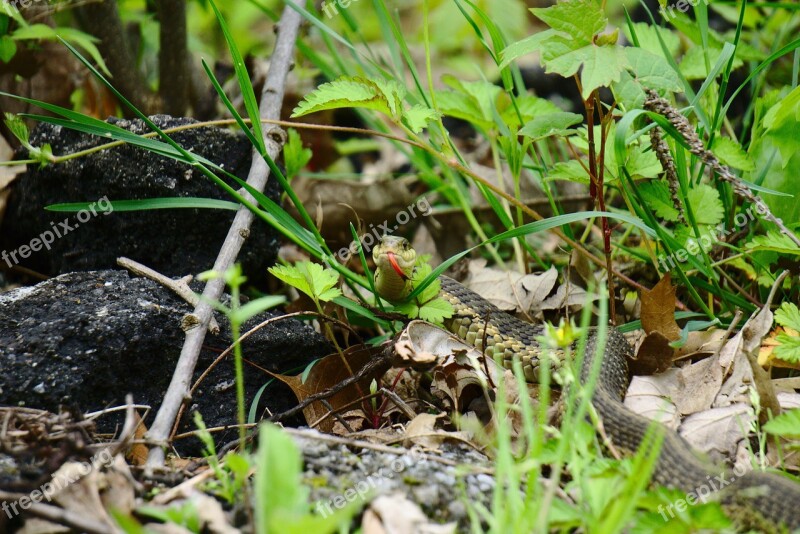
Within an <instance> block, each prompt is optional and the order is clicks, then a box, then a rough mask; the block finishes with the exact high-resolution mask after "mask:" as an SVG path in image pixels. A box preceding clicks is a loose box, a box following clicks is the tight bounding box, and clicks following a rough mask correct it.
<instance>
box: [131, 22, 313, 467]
mask: <svg viewBox="0 0 800 534" xmlns="http://www.w3.org/2000/svg"><path fill="white" fill-rule="evenodd" d="M300 20H301V19H300V15H299V14H298V13H297V12H296V11H294V10H293V9H292V8H290V7H286V8H284V10H283V14H282V15H281V20H280V22H279V23H278V25H277V26H276V28H275V29H276V31H277V33H278V38H277V40H276V42H275V50H274V51H273V53H272V58H271V61H270V69H269V74H268V75H267V81H266V83H265V84H264V91H263V93H262V95H261V102H260V106H259V109H260V110H261V111H260V114H261V116H263V117H264V118H267V119H277V118H280V113H281V106H282V104H283V94H284V88H285V85H286V77H287V74H288V72H289V70H290V69H291V68H292V67H293V66H294V61H293V56H294V46H295V40H296V39H297V34H298V32H299V29H300ZM284 139H285V132H283V130H281V129H280V128H279V127H275V128H272V129H270V130H266V131H265V132H264V141H265V143H266V147H267V153H268V154H269V156H270V157H271V158H273V159H275V158H277V157H278V154H279V153H280V151H281V147H282V144H283V141H284ZM268 177H269V167H268V166H267V163H266V162H265V161H264V158H262V157H261V155H260V154H258V152H257V151H256V150H255V148H254V149H253V161H252V164H251V166H250V172H249V174H248V177H247V183H248V185H250V186H252V187H253V188H254V189H255V190H257V191H263V190H264V187H265V186H266V183H267V178H268ZM241 193H242V195H243V196H244V197H245V198H246V199H247V200H248V201H250V202H252V203H255V199H254V198H253V197H252V196H251V195H250V193H248V192H247V191H242V192H241ZM253 218H254V215H253V214H252V213H251V212H250V210H248V209H247V208H246V207H244V206H241V207H240V208H239V210H238V211H237V212H236V216H235V217H234V219H233V224H232V225H231V228H230V230H229V231H228V235H227V237H226V238H225V242H224V243H223V245H222V248H221V249H220V251H219V255H218V256H217V259H216V261H215V262H214V270H215V271H216V272H220V273H221V272H225V271H226V270H228V268H230V266H231V265H233V263H234V262H235V261H236V257H237V255H238V254H239V250H241V248H242V245H243V244H244V240H245V238H246V237H247V236H248V235H249V233H250V225H251V224H252V222H253ZM224 289H225V281H224V280H223V279H222V278H216V279H214V280H210V281H209V282H208V284H206V287H205V289H204V290H203V299H202V300H201V301H200V303H199V304H198V305H197V307H196V308H195V310H194V315H195V316H196V317H197V318H198V319H199V321H200V323H199V324H198V326H197V328H194V329H193V330H190V331H189V332H187V333H186V340H185V341H184V344H183V349H182V350H181V356H180V359H179V360H178V363H177V365H176V366H175V372H174V373H173V375H172V381H171V382H170V384H169V389H167V393H166V395H165V396H164V402H163V403H162V404H161V408H159V410H158V413H157V414H156V418H155V420H154V421H153V426H152V427H151V428H150V430H149V432H148V433H147V438H148V440H149V442H151V443H154V444H155V445H154V446H153V447H152V448H151V449H150V453H149V454H148V456H147V463H146V465H145V467H146V474H152V472H153V470H154V469H155V468H160V467H162V466H163V465H164V459H165V454H164V448H163V447H165V446H166V445H167V438H168V437H169V433H170V430H171V429H172V425H173V424H174V422H175V418H176V416H177V415H178V410H179V409H180V407H181V405H182V404H183V403H184V402H185V401H187V400H188V398H189V385H190V384H191V380H192V375H193V374H194V369H195V366H196V365H197V358H198V356H199V354H200V349H201V348H202V345H203V340H204V339H205V335H206V328H207V327H208V323H209V320H210V319H211V314H212V311H213V308H212V307H211V304H210V303H211V302H214V301H217V300H219V298H220V297H221V296H222V292H223V290H224Z"/></svg>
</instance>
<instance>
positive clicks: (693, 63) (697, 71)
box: [679, 46, 742, 80]
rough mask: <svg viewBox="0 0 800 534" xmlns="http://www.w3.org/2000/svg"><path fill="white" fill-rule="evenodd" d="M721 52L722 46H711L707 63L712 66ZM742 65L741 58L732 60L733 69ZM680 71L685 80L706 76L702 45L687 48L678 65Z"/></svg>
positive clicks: (699, 78) (703, 78) (701, 78)
mask: <svg viewBox="0 0 800 534" xmlns="http://www.w3.org/2000/svg"><path fill="white" fill-rule="evenodd" d="M721 54H722V48H712V49H709V50H708V59H709V65H711V66H712V67H713V66H714V64H715V63H716V62H717V60H718V59H719V56H720V55H721ZM741 66H742V60H741V59H734V60H733V69H737V68H739V67H741ZM679 67H680V69H681V73H682V74H683V76H684V77H685V78H686V79H687V80H705V79H706V78H707V77H708V69H707V68H706V58H705V54H704V52H703V47H702V46H694V47H691V48H689V50H687V51H686V54H684V56H683V59H681V63H680V65H679Z"/></svg>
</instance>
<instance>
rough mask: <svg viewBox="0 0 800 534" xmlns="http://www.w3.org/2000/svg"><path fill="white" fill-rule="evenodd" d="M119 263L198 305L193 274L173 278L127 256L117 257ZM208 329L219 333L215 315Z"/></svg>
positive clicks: (198, 300)
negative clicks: (193, 288)
mask: <svg viewBox="0 0 800 534" xmlns="http://www.w3.org/2000/svg"><path fill="white" fill-rule="evenodd" d="M117 265H119V266H120V267H124V268H125V269H128V270H129V271H130V272H132V273H133V274H138V275H139V276H144V277H145V278H149V279H150V280H153V281H154V282H158V283H159V284H161V285H162V286H164V287H166V288H167V289H169V290H170V291H172V292H173V293H175V294H176V295H178V296H179V297H180V298H182V299H183V300H185V301H186V302H187V303H189V305H190V306H195V307H196V306H197V305H198V303H199V302H200V297H199V296H197V293H195V292H194V291H192V288H191V287H189V282H191V281H192V275H186V276H184V277H183V278H181V279H179V280H173V279H172V278H170V277H168V276H164V275H163V274H161V273H159V272H158V271H154V270H153V269H151V268H150V267H147V266H146V265H142V264H141V263H139V262H138V261H134V260H132V259H130V258H125V257H120V258H117ZM194 322H195V321H194V320H192V321H191V324H194ZM184 324H187V321H185V320H184V321H181V325H184ZM208 331H209V332H211V333H212V334H214V335H217V334H219V324H218V323H217V320H216V319H214V316H213V315H212V316H211V321H210V322H209V323H208Z"/></svg>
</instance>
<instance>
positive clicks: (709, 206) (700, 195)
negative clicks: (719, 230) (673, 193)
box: [686, 184, 725, 226]
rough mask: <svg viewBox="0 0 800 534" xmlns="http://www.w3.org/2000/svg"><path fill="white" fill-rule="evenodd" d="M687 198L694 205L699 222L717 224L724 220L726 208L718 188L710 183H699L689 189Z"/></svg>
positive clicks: (693, 209) (694, 212)
mask: <svg viewBox="0 0 800 534" xmlns="http://www.w3.org/2000/svg"><path fill="white" fill-rule="evenodd" d="M686 198H687V199H688V201H689V205H690V206H691V207H692V213H693V214H694V217H695V221H697V224H707V225H711V226H715V225H717V224H719V223H720V222H722V217H723V216H724V215H725V209H724V207H723V205H722V201H721V200H720V199H719V192H718V191H717V190H716V189H714V188H713V187H711V186H710V185H708V184H699V185H697V186H695V187H693V188H691V189H689V192H688V193H687V195H686Z"/></svg>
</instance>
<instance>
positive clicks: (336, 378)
mask: <svg viewBox="0 0 800 534" xmlns="http://www.w3.org/2000/svg"><path fill="white" fill-rule="evenodd" d="M381 350H382V349H381V348H380V347H367V346H366V345H354V346H352V347H348V348H347V350H345V351H344V354H345V356H346V357H347V362H348V364H349V366H350V370H352V372H353V373H357V372H358V370H359V369H361V368H362V367H363V366H364V365H365V364H366V363H367V362H368V361H369V360H370V359H371V358H372V357H373V356H374V355H375V354H377V353H378V352H380V351H381ZM270 374H271V375H272V376H274V377H275V378H277V379H278V380H280V381H281V382H283V383H284V384H286V385H287V386H289V387H290V388H291V389H292V391H293V392H294V394H295V395H296V396H297V400H298V401H300V402H302V401H303V400H305V399H306V398H307V397H309V396H311V395H314V394H315V393H319V392H321V391H324V390H326V389H328V388H330V387H333V386H335V385H336V384H338V383H339V382H341V381H342V380H344V379H345V378H348V377H349V376H351V375H350V371H349V370H348V369H347V367H345V365H344V363H343V362H342V358H341V356H340V355H339V354H338V353H334V354H329V355H328V356H325V357H324V358H322V359H321V360H319V361H318V362H317V363H316V365H314V367H312V368H311V371H310V372H309V373H308V377H307V378H306V381H305V382H303V380H302V377H303V375H302V374H299V375H296V376H287V375H280V374H276V373H270ZM378 379H380V376H378V373H377V372H376V373H372V374H371V375H368V376H365V377H364V378H363V379H361V380H360V381H359V382H358V387H356V384H352V385H350V386H348V387H346V388H344V389H343V390H342V391H339V392H337V393H336V394H335V395H333V396H331V397H329V398H328V399H326V400H327V402H328V403H330V405H331V407H333V409H334V410H338V409H339V408H342V407H343V406H347V405H350V404H351V403H352V402H354V401H357V400H358V399H359V398H361V397H362V396H363V395H366V394H369V385H370V383H371V382H372V380H378ZM355 406H356V407H357V405H355ZM328 412H329V410H328V408H326V407H325V405H324V404H322V403H321V402H313V403H311V404H310V405H309V406H307V407H306V408H305V409H304V410H303V415H304V416H305V419H306V422H307V423H308V424H309V425H311V424H315V423H316V422H317V421H319V420H320V419H321V418H322V417H324V416H325V415H327V413H328ZM334 423H335V419H334V418H332V417H328V418H326V419H325V420H324V421H323V422H322V423H321V424H320V425H319V427H318V428H319V430H321V431H323V432H331V431H332V430H333V427H334Z"/></svg>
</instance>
